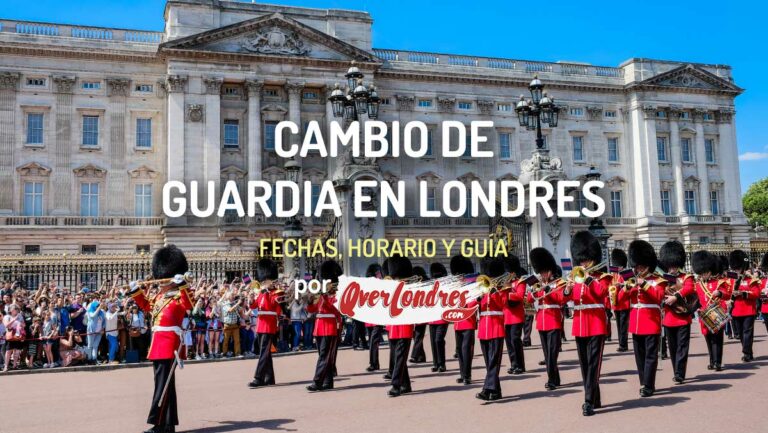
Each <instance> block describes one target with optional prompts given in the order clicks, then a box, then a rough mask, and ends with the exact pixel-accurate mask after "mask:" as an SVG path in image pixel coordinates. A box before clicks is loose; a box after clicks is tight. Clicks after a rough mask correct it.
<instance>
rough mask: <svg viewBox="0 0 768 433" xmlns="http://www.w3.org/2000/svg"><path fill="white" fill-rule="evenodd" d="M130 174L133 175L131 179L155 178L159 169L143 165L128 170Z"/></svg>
mask: <svg viewBox="0 0 768 433" xmlns="http://www.w3.org/2000/svg"><path fill="white" fill-rule="evenodd" d="M128 175H129V176H131V179H154V178H156V177H157V171H155V170H152V169H151V168H149V167H147V166H146V165H142V166H140V167H137V168H134V169H133V170H128Z"/></svg>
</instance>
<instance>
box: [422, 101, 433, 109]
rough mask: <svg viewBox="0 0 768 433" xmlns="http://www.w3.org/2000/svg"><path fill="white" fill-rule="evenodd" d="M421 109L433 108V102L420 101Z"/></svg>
mask: <svg viewBox="0 0 768 433" xmlns="http://www.w3.org/2000/svg"><path fill="white" fill-rule="evenodd" d="M419 107H422V108H430V107H432V100H431V99H419Z"/></svg>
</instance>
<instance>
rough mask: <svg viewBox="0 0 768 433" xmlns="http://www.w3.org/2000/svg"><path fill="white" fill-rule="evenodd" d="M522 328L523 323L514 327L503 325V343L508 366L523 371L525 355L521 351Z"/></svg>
mask: <svg viewBox="0 0 768 433" xmlns="http://www.w3.org/2000/svg"><path fill="white" fill-rule="evenodd" d="M523 328H525V322H523V323H517V324H515V325H504V341H505V342H506V343H507V354H508V355H509V364H510V366H511V367H512V368H520V369H522V370H523V371H525V353H524V351H523V339H522V335H523Z"/></svg>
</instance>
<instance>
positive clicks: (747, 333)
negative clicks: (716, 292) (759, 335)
mask: <svg viewBox="0 0 768 433" xmlns="http://www.w3.org/2000/svg"><path fill="white" fill-rule="evenodd" d="M732 322H733V331H734V333H735V334H736V335H738V336H740V337H741V353H743V354H744V355H748V356H752V342H753V341H754V339H755V316H741V317H734V318H733V319H732Z"/></svg>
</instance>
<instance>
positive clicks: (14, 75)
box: [0, 72, 21, 215]
mask: <svg viewBox="0 0 768 433" xmlns="http://www.w3.org/2000/svg"><path fill="white" fill-rule="evenodd" d="M20 77H21V74H19V73H18V72H0V215H12V214H13V197H14V195H15V194H14V192H15V191H17V189H16V188H15V187H14V170H13V169H14V164H15V162H16V161H15V159H14V151H15V147H16V141H17V140H16V135H15V134H14V131H15V130H16V91H17V90H18V88H19V79H20ZM19 141H21V140H19Z"/></svg>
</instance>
